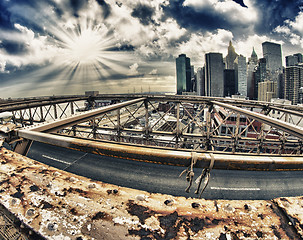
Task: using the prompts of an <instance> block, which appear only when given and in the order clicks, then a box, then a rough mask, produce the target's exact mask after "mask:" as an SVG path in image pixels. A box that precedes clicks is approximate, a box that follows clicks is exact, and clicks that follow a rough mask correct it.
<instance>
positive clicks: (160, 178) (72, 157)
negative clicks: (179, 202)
mask: <svg viewBox="0 0 303 240" xmlns="http://www.w3.org/2000/svg"><path fill="white" fill-rule="evenodd" d="M28 157H30V158H32V159H34V160H37V161H39V162H42V163H45V164H48V165H50V166H53V167H56V168H59V169H64V170H66V171H68V172H71V173H75V174H77V175H82V176H85V177H88V178H91V179H94V180H99V181H102V182H106V183H111V184H115V185H118V186H123V187H130V188H135V189H140V190H145V191H148V192H154V193H164V194H171V195H175V196H185V197H198V196H197V195H196V194H194V192H195V190H196V187H197V184H196V183H193V185H192V188H191V189H190V193H186V192H185V189H186V187H187V186H188V182H187V181H186V179H185V176H184V175H183V176H182V177H181V178H179V174H180V173H181V172H182V171H183V170H184V169H185V168H183V167H174V166H167V165H159V164H153V163H144V162H137V161H131V160H126V159H119V158H112V157H105V156H100V155H94V154H90V153H84V152H79V151H74V150H70V149H65V148H60V147H56V146H52V145H47V144H43V143H38V142H34V143H33V145H32V147H31V149H30V152H29V153H28ZM200 173H201V169H196V170H195V178H194V179H196V178H197V176H199V175H200ZM302 179H303V171H280V172H269V171H262V172H261V171H238V170H237V171H231V170H215V169H213V170H212V171H211V175H210V181H209V184H208V186H207V188H206V189H205V191H204V192H203V194H202V198H205V199H233V200H236V199H242V200H256V199H260V200H268V199H273V198H276V197H291V196H302V195H303V184H302Z"/></svg>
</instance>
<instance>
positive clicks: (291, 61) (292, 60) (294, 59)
mask: <svg viewBox="0 0 303 240" xmlns="http://www.w3.org/2000/svg"><path fill="white" fill-rule="evenodd" d="M285 61H286V67H289V66H296V65H298V64H299V63H303V58H302V54H301V53H296V54H294V55H290V56H286V57H285Z"/></svg>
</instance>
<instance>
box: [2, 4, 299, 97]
mask: <svg viewBox="0 0 303 240" xmlns="http://www.w3.org/2000/svg"><path fill="white" fill-rule="evenodd" d="M229 41H232V43H233V45H234V47H235V49H236V52H237V53H238V54H242V55H243V56H245V57H247V58H248V57H249V56H250V55H251V52H252V49H253V47H254V48H255V51H256V52H257V55H258V57H262V55H263V54H262V45H261V44H262V42H265V41H271V42H275V43H280V44H281V45H282V53H283V56H287V55H291V54H294V53H303V0H244V1H241V0H180V1H178V0H1V1H0V98H8V97H13V98H17V97H33V96H52V95H67V94H68V95H69V94H84V92H85V91H91V90H94V91H99V92H100V93H140V92H175V90H176V84H175V82H176V67H175V59H176V57H178V55H179V54H182V53H184V54H186V55H187V56H188V57H190V59H191V64H192V65H194V67H195V69H197V68H198V67H202V66H203V65H204V59H205V53H208V52H221V53H222V54H223V56H226V54H227V47H228V44H229ZM283 62H284V59H283Z"/></svg>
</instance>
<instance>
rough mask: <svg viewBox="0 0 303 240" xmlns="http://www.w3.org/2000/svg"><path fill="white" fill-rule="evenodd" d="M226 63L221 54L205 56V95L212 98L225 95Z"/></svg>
mask: <svg viewBox="0 0 303 240" xmlns="http://www.w3.org/2000/svg"><path fill="white" fill-rule="evenodd" d="M223 70H224V63H223V56H222V54H221V53H207V54H205V94H206V96H211V97H223V95H224V77H223Z"/></svg>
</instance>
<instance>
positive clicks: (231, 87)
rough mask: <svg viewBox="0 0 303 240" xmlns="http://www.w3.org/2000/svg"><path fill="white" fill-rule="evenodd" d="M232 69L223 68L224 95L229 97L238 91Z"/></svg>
mask: <svg viewBox="0 0 303 240" xmlns="http://www.w3.org/2000/svg"><path fill="white" fill-rule="evenodd" d="M237 87H238V84H237V82H236V74H235V70H234V69H224V97H231V96H232V95H235V94H236V93H237V92H238V89H237Z"/></svg>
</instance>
